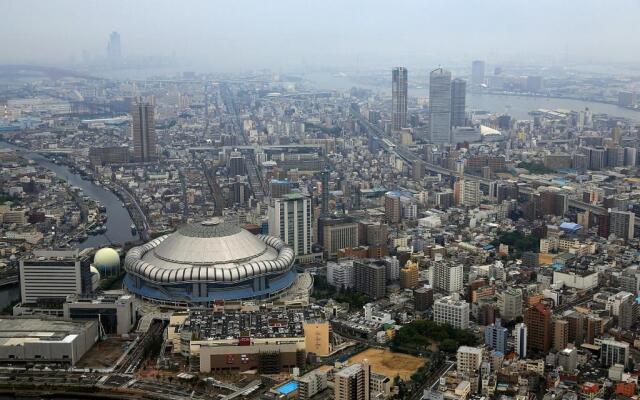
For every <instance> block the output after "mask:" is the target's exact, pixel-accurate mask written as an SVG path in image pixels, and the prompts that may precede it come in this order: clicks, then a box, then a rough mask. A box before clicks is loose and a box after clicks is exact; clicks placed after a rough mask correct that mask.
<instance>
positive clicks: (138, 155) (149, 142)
mask: <svg viewBox="0 0 640 400" xmlns="http://www.w3.org/2000/svg"><path fill="white" fill-rule="evenodd" d="M131 118H132V124H131V133H132V136H133V158H134V160H135V161H137V162H149V161H155V160H156V159H157V158H158V154H157V150H156V143H157V138H156V123H155V117H154V104H153V102H145V101H143V100H142V99H138V100H136V101H135V102H134V103H133V105H132V107H131Z"/></svg>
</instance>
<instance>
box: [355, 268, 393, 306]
mask: <svg viewBox="0 0 640 400" xmlns="http://www.w3.org/2000/svg"><path fill="white" fill-rule="evenodd" d="M353 266H354V288H355V289H356V290H357V291H359V292H361V293H364V294H366V295H367V296H369V297H371V298H372V299H379V298H381V297H383V296H384V293H385V285H386V282H387V279H386V266H385V265H384V263H382V262H377V261H354V263H353Z"/></svg>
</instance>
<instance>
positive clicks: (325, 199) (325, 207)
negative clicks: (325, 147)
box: [321, 168, 330, 217]
mask: <svg viewBox="0 0 640 400" xmlns="http://www.w3.org/2000/svg"><path fill="white" fill-rule="evenodd" d="M329 174H330V172H329V169H327V168H325V169H323V170H322V173H321V177H322V188H321V189H322V199H321V201H322V202H321V206H322V211H321V214H322V216H323V217H324V216H326V215H327V214H328V213H329Z"/></svg>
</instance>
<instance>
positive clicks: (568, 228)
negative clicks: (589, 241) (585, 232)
mask: <svg viewBox="0 0 640 400" xmlns="http://www.w3.org/2000/svg"><path fill="white" fill-rule="evenodd" d="M560 229H562V230H563V231H565V232H567V233H571V234H576V233H578V232H579V231H580V230H581V229H582V225H580V224H576V223H574V222H563V223H561V224H560Z"/></svg>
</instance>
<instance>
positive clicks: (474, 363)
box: [456, 346, 482, 375]
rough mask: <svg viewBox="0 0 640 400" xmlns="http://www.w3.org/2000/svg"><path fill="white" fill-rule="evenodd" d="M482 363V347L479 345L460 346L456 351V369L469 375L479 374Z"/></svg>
mask: <svg viewBox="0 0 640 400" xmlns="http://www.w3.org/2000/svg"><path fill="white" fill-rule="evenodd" d="M481 364H482V349H480V348H478V347H469V346H460V347H459V348H458V352H457V353H456V369H457V370H458V372H460V373H463V374H468V375H474V374H477V373H478V371H480V365H481Z"/></svg>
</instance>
